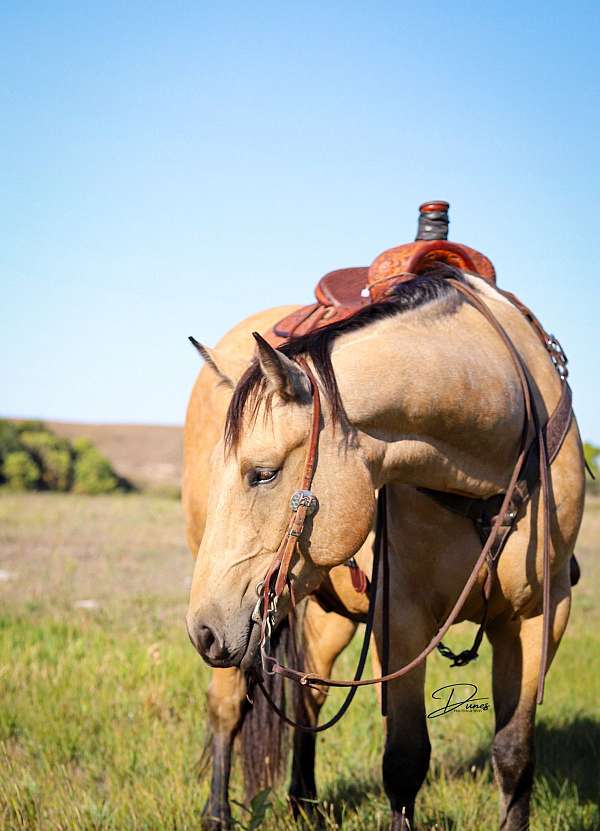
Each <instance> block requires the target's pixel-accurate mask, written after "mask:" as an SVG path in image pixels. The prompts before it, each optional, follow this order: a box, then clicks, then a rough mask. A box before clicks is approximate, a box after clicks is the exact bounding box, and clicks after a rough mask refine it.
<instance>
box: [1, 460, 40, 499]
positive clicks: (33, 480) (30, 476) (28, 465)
mask: <svg viewBox="0 0 600 831" xmlns="http://www.w3.org/2000/svg"><path fill="white" fill-rule="evenodd" d="M2 474H3V476H4V478H5V479H6V481H7V483H8V487H9V488H10V490H13V491H31V490H34V489H35V488H36V487H37V484H38V482H39V480H40V469H39V467H38V465H37V464H36V462H35V460H34V459H33V458H32V457H31V456H30V455H29V454H28V453H27V452H26V451H25V450H13V451H11V452H10V453H8V454H7V455H6V456H5V457H4V464H3V465H2Z"/></svg>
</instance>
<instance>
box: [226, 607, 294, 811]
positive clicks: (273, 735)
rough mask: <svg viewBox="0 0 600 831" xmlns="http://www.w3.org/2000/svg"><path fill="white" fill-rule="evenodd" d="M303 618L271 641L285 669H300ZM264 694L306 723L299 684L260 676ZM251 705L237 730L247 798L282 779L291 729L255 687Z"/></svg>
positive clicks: (291, 622)
mask: <svg viewBox="0 0 600 831" xmlns="http://www.w3.org/2000/svg"><path fill="white" fill-rule="evenodd" d="M302 630H303V626H302V615H301V614H299V615H297V614H294V615H292V616H291V618H288V620H287V621H286V622H284V623H282V625H281V626H280V627H279V628H278V630H277V633H276V636H275V637H274V638H273V640H272V641H271V647H272V652H273V653H274V657H275V658H277V660H278V661H279V662H280V663H282V664H284V665H287V666H293V667H297V668H299V669H301V668H303V665H304V649H303V646H302ZM263 683H264V685H265V687H266V689H267V692H268V693H269V695H270V696H271V698H272V699H273V701H274V702H275V704H277V706H278V707H280V708H281V709H282V710H283V711H284V712H285V713H287V714H289V715H290V716H291V717H292V718H295V719H297V720H300V721H302V722H304V721H306V719H307V714H306V712H305V707H304V698H303V689H302V688H301V687H300V685H298V684H289V683H288V684H287V686H284V683H285V682H284V680H283V678H282V677H281V676H280V675H267V674H264V675H263ZM253 698H254V703H253V704H252V705H251V706H249V707H248V711H247V712H246V714H245V716H244V719H243V721H242V726H241V729H240V733H239V737H240V751H241V757H242V764H243V770H244V784H245V790H246V799H247V800H248V801H249V800H250V799H252V797H253V796H255V795H256V794H257V793H258V792H259V791H261V790H264V789H265V788H270V787H273V786H274V785H275V784H277V783H278V782H279V781H280V780H281V779H282V778H283V776H284V774H285V772H286V768H287V760H288V756H289V752H290V749H291V746H292V735H291V732H292V731H291V728H290V727H288V725H287V724H285V722H284V721H282V720H281V719H280V718H279V716H278V715H277V713H275V712H274V710H273V709H272V708H271V706H270V705H269V703H268V701H267V699H266V698H265V696H264V695H263V694H262V693H261V691H260V690H259V689H258V687H257V688H256V689H255V691H254V693H253Z"/></svg>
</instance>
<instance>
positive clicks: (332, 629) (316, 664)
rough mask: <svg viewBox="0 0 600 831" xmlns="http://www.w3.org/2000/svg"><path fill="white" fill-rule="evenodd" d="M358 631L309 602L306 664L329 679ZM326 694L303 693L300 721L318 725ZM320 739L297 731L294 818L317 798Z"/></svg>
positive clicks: (307, 810) (292, 791) (291, 792)
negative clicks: (335, 664) (335, 665)
mask: <svg viewBox="0 0 600 831" xmlns="http://www.w3.org/2000/svg"><path fill="white" fill-rule="evenodd" d="M355 631H356V623H353V622H352V621H351V620H347V619H346V618H343V617H341V616H340V615H338V614H336V613H335V612H324V611H323V610H322V609H321V607H320V606H319V605H318V603H317V602H316V601H314V600H309V602H308V603H307V608H306V613H305V617H304V648H305V651H306V664H307V666H308V668H309V669H310V671H311V672H315V673H316V674H317V675H321V676H322V677H324V678H328V677H329V675H330V673H331V669H332V667H333V664H334V661H335V660H336V658H337V657H338V655H339V654H340V652H342V650H343V649H344V648H345V647H346V646H347V645H348V644H349V643H350V641H351V640H352V636H353V635H354V632H355ZM326 694H327V693H326V690H324V689H317V688H310V689H308V690H305V691H303V695H304V699H303V706H302V707H301V708H300V711H301V712H300V714H298V715H297V718H298V720H299V721H302V722H305V723H307V724H310V725H316V724H317V723H318V720H319V713H320V711H321V707H322V706H323V704H324V702H325V697H326ZM316 740H317V737H316V735H315V734H314V733H309V732H306V731H305V730H299V729H296V730H295V731H294V755H293V760H292V778H291V782H290V790H289V795H290V800H291V803H292V809H293V811H294V815H295V816H298V815H299V814H300V813H303V812H304V813H310V811H311V808H312V806H313V804H314V800H315V799H316V797H317V786H316V782H315V749H316Z"/></svg>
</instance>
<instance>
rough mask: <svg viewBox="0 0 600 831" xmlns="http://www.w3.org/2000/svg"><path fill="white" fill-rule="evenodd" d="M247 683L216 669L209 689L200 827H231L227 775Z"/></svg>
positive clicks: (234, 673) (230, 672) (236, 674)
mask: <svg viewBox="0 0 600 831" xmlns="http://www.w3.org/2000/svg"><path fill="white" fill-rule="evenodd" d="M245 695H246V681H245V679H244V676H243V674H242V673H241V672H240V671H239V670H238V669H235V668H231V669H215V670H213V673H212V678H211V682H210V685H209V687H208V718H209V723H210V728H211V733H212V736H211V756H212V778H211V783H210V795H209V797H208V801H207V803H206V805H205V807H204V812H203V820H202V825H203V828H205V829H207V830H209V831H213V830H214V831H223V829H225V828H228V827H229V826H230V825H231V809H230V807H229V774H230V771H231V751H232V747H233V739H234V737H235V734H236V731H237V729H238V727H239V724H240V721H241V718H242V706H243V702H244V698H245Z"/></svg>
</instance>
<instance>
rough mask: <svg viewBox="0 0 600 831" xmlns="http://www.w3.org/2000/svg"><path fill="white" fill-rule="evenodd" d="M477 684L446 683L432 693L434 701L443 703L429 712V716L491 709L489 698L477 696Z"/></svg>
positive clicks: (435, 716)
mask: <svg viewBox="0 0 600 831" xmlns="http://www.w3.org/2000/svg"><path fill="white" fill-rule="evenodd" d="M476 696H477V686H476V685H475V684H446V686H445V687H439V688H438V689H437V690H435V691H434V692H432V693H431V697H432V698H433V699H434V701H438V702H443V704H442V705H441V706H440V707H438V708H436V709H435V710H432V711H431V712H430V713H427V718H437V717H438V716H446V715H448V713H478V712H479V713H480V712H484V711H485V710H489V709H490V705H489V699H488V698H486V697H482V696H479V697H477V698H476Z"/></svg>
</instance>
